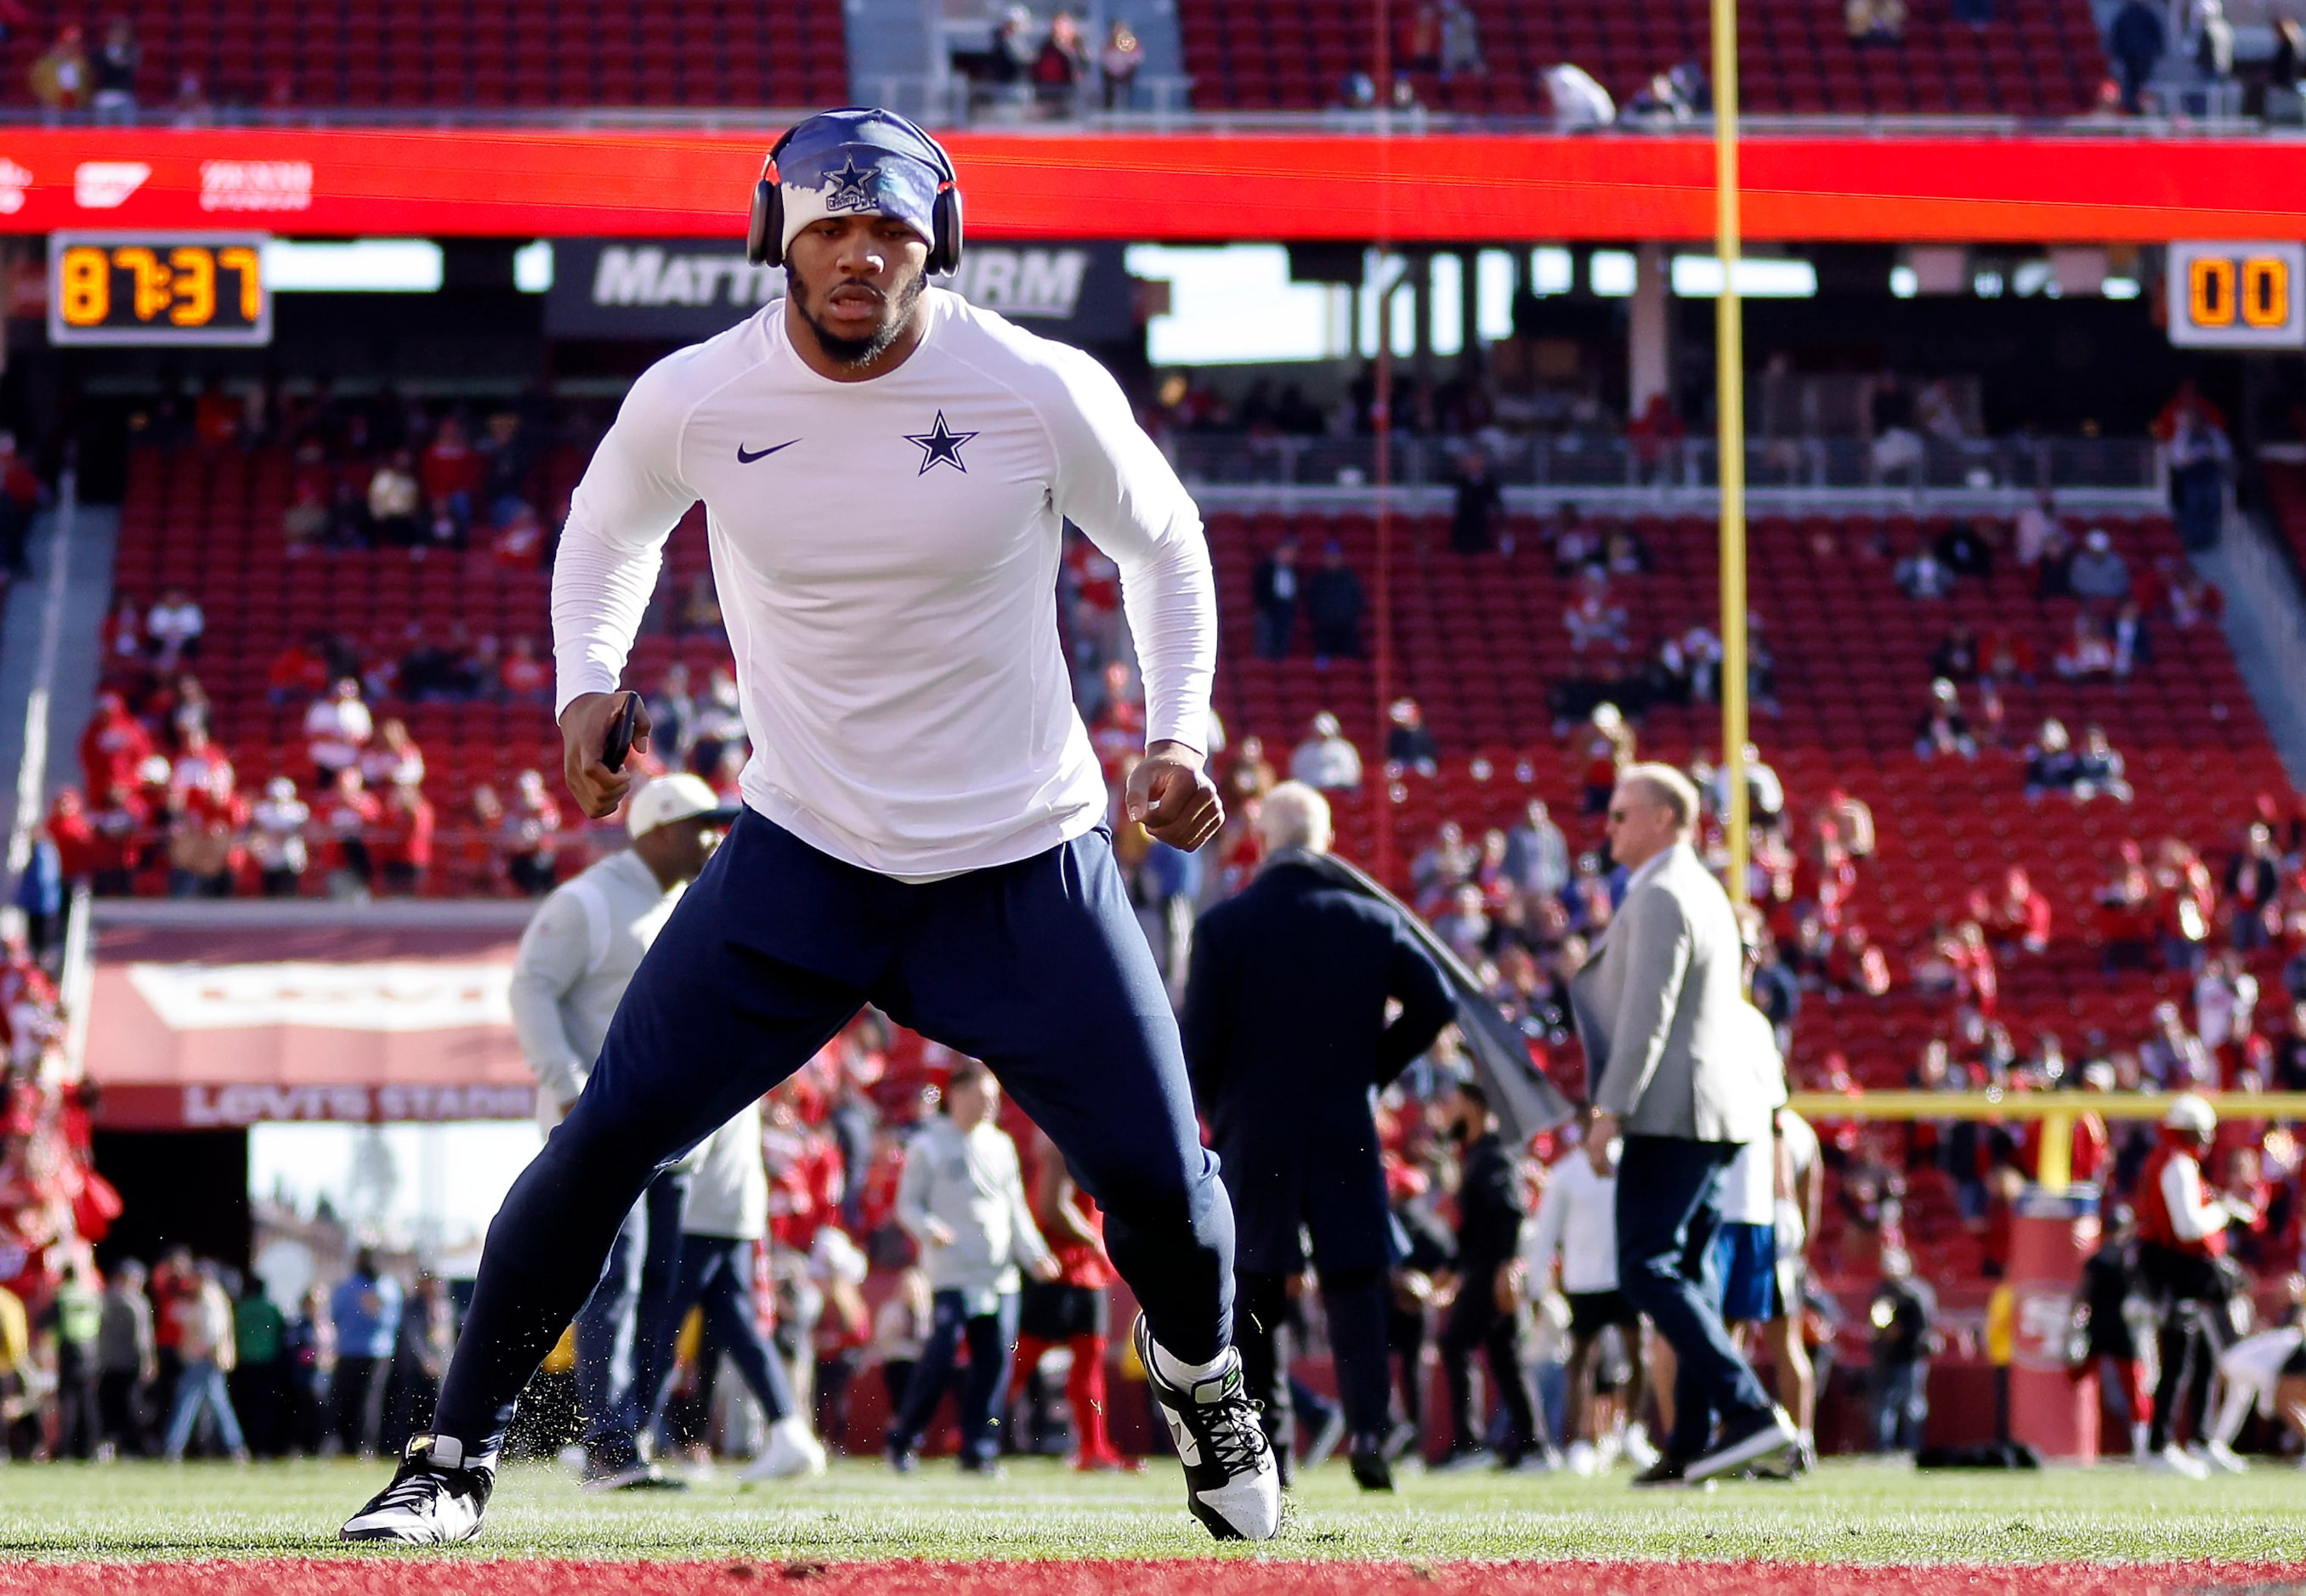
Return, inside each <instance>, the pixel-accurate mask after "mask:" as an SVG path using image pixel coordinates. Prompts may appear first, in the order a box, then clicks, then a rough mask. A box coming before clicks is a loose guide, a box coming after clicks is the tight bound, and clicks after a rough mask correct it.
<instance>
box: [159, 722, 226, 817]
mask: <svg viewBox="0 0 2306 1596" xmlns="http://www.w3.org/2000/svg"><path fill="white" fill-rule="evenodd" d="M233 788H234V775H233V769H232V761H231V760H229V759H226V757H225V755H224V750H223V749H221V748H219V747H217V746H216V745H215V744H214V743H211V742H210V741H209V734H208V733H207V732H206V731H205V730H199V729H195V730H192V731H189V732H187V733H186V734H185V736H184V752H183V753H181V754H179V755H176V763H175V765H174V766H173V767H171V769H170V770H169V772H168V809H169V812H170V813H171V814H184V813H185V812H187V811H189V810H194V809H199V810H202V811H206V810H208V809H210V808H214V807H218V806H219V805H229V804H230V803H231V802H232V796H233Z"/></svg>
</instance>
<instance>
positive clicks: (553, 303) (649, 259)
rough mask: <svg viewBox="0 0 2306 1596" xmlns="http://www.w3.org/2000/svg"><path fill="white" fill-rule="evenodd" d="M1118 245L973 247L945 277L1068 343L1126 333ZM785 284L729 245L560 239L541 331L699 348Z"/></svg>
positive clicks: (1130, 326) (1124, 280)
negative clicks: (702, 341) (701, 340)
mask: <svg viewBox="0 0 2306 1596" xmlns="http://www.w3.org/2000/svg"><path fill="white" fill-rule="evenodd" d="M1122 248H1123V246H1122V245H1120V244H1118V243H1037V244H1006V243H973V244H971V245H969V249H968V251H967V252H966V253H965V254H964V255H963V257H962V259H961V269H960V270H959V271H957V272H955V273H953V274H952V276H951V277H939V278H935V279H934V280H935V282H936V283H937V284H938V285H939V286H942V287H947V288H951V289H952V290H953V291H954V292H955V293H957V294H960V295H961V297H962V298H964V299H966V300H968V301H969V303H971V304H977V305H982V306H983V307H985V308H986V310H988V311H997V312H1000V313H1001V314H1002V315H1004V316H1006V317H1008V318H1009V319H1010V320H1013V321H1015V322H1017V323H1018V324H1019V325H1020V326H1022V327H1025V328H1027V329H1030V330H1031V331H1034V332H1038V333H1040V334H1042V335H1044V336H1045V337H1053V338H1063V340H1065V341H1066V342H1067V343H1071V344H1098V343H1111V342H1114V341H1116V340H1119V339H1122V338H1126V337H1129V336H1130V334H1131V333H1132V331H1133V330H1134V325H1135V323H1134V320H1133V318H1132V315H1131V310H1130V294H1129V277H1128V273H1127V272H1126V271H1124V270H1123V267H1122ZM784 291H785V274H784V272H783V271H782V270H781V269H779V268H777V267H773V266H755V265H753V264H751V263H750V262H749V261H747V260H746V259H745V252H744V249H743V247H742V246H741V245H739V244H735V243H730V244H700V243H697V242H696V240H694V239H685V240H667V241H657V242H649V241H644V240H634V239H582V238H580V239H563V240H560V241H559V242H558V243H555V244H554V245H553V266H552V286H551V289H550V290H548V291H547V293H546V295H545V302H544V330H545V331H546V332H547V333H548V334H550V335H551V336H552V337H564V338H647V339H651V340H656V341H663V342H678V343H687V342H691V341H694V340H696V339H699V338H709V337H712V336H713V334H715V333H717V332H721V331H722V330H723V329H727V328H728V327H730V325H732V324H733V323H735V322H737V321H738V320H741V319H742V318H744V317H746V316H747V315H750V314H751V313H752V312H754V311H756V310H757V309H759V308H760V307H761V306H762V305H764V304H766V303H769V302H770V301H771V300H773V299H779V298H781V297H782V296H783V294H784Z"/></svg>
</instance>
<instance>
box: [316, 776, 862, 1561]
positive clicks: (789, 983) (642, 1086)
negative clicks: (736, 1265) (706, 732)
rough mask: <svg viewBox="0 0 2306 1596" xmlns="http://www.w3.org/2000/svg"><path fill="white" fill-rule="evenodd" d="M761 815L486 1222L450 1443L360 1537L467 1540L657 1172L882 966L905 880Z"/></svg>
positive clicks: (424, 1462) (629, 998)
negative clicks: (892, 891)
mask: <svg viewBox="0 0 2306 1596" xmlns="http://www.w3.org/2000/svg"><path fill="white" fill-rule="evenodd" d="M891 884H893V883H887V882H885V881H884V879H883V878H881V877H876V876H873V875H869V874H868V873H867V872H865V871H861V870H854V869H851V868H850V867H849V866H844V865H841V864H839V863H838V862H837V861H834V860H833V859H830V858H826V857H825V856H824V855H823V854H820V853H817V852H816V850H815V849H810V848H808V847H807V846H806V845H805V844H803V843H801V842H800V841H799V839H797V838H794V837H793V836H792V835H791V834H790V833H789V832H785V831H783V830H782V829H781V828H780V827H778V826H776V825H774V824H772V823H771V822H769V821H766V820H764V819H763V818H761V817H760V816H759V815H754V814H752V813H750V812H747V814H745V815H742V816H740V817H739V820H738V822H737V824H736V825H735V827H734V828H733V829H732V830H731V831H730V834H729V837H728V840H727V841H724V842H723V843H722V845H721V847H720V849H718V850H717V851H716V852H715V853H714V855H713V859H712V862H711V863H710V864H709V865H707V866H705V873H704V875H701V876H700V877H698V879H697V881H696V883H695V884H694V885H693V886H691V887H690V888H689V890H688V893H687V894H686V895H685V896H684V897H683V898H682V899H681V901H680V903H679V906H678V907H677V908H676V909H674V910H673V913H672V915H671V916H670V918H668V919H667V921H666V922H665V926H664V929H663V931H662V933H661V934H660V935H659V936H658V938H657V941H656V943H655V945H654V946H653V947H652V948H651V949H650V951H649V953H648V956H647V957H646V958H645V959H644V960H642V962H641V968H640V969H639V971H638V972H637V973H636V975H635V976H634V977H633V983H632V986H630V987H629V988H628V989H627V991H626V993H625V997H624V1001H623V1002H622V1003H620V1004H619V1006H618V1009H617V1016H616V1019H615V1020H614V1021H613V1022H612V1023H611V1026H610V1028H609V1036H608V1040H607V1041H606V1043H605V1044H603V1046H602V1050H601V1058H600V1062H599V1063H598V1064H597V1065H596V1066H595V1067H594V1071H593V1074H592V1076H591V1078H590V1079H589V1080H587V1081H586V1083H585V1090H584V1093H583V1095H582V1096H580V1097H578V1098H577V1100H576V1105H575V1106H573V1107H572V1108H571V1109H570V1110H569V1112H568V1117H567V1118H566V1119H564V1120H563V1121H561V1122H560V1123H559V1125H558V1126H556V1127H555V1128H554V1129H553V1131H552V1134H551V1137H550V1138H548V1139H546V1141H545V1144H544V1148H543V1150H542V1152H540V1153H539V1154H538V1155H537V1156H536V1157H535V1159H534V1161H533V1162H532V1163H531V1164H530V1165H529V1166H528V1168H527V1169H526V1170H525V1171H523V1172H522V1174H521V1176H520V1179H519V1180H517V1182H514V1184H513V1188H512V1191H510V1193H508V1195H507V1196H506V1198H505V1202H504V1207H503V1208H501V1209H500V1210H499V1212H498V1214H497V1216H496V1219H495V1221H494V1222H493V1223H491V1225H490V1226H489V1236H488V1242H487V1245H486V1247H485V1249H484V1250H483V1253H482V1256H481V1267H480V1272H479V1275H478V1277H477V1278H476V1279H475V1280H474V1285H473V1306H472V1311H471V1313H470V1315H469V1316H468V1317H467V1319H466V1320H465V1331H464V1334H463V1336H460V1337H459V1338H458V1340H457V1351H456V1353H455V1355H454V1357H453V1358H452V1359H451V1360H450V1361H449V1365H448V1375H447V1378H445V1379H444V1380H443V1381H442V1382H441V1389H440V1406H439V1411H438V1416H437V1418H436V1419H435V1421H434V1433H433V1434H431V1435H426V1436H419V1437H417V1438H414V1440H412V1441H411V1442H410V1443H409V1449H408V1451H407V1453H406V1455H404V1459H403V1462H402V1464H401V1469H400V1472H399V1473H398V1474H397V1476H396V1477H395V1479H394V1480H393V1482H392V1483H391V1485H389V1486H388V1487H387V1488H386V1489H384V1490H383V1491H382V1492H380V1493H379V1494H378V1496H377V1497H376V1498H375V1499H374V1500H372V1502H371V1503H370V1504H369V1505H368V1506H367V1507H365V1508H363V1510H362V1511H361V1512H360V1513H359V1514H357V1515H354V1518H353V1519H352V1520H351V1521H350V1522H349V1523H346V1525H345V1528H344V1535H345V1537H346V1539H347V1540H375V1541H404V1542H411V1543H420V1544H424V1543H437V1542H442V1541H462V1540H466V1539H469V1538H470V1537H471V1536H472V1535H473V1534H474V1532H476V1531H477V1530H478V1529H479V1527H480V1518H481V1514H482V1512H483V1509H484V1507H485V1506H486V1505H487V1502H488V1497H489V1491H490V1489H491V1487H492V1485H493V1483H494V1478H495V1464H496V1457H497V1454H498V1451H499V1449H500V1447H502V1445H503V1442H504V1436H505V1431H506V1430H507V1429H508V1427H509V1426H510V1425H511V1423H512V1416H513V1409H514V1405H515V1404H516V1403H517V1401H518V1399H519V1396H520V1393H521V1389H522V1387H525V1385H526V1384H527V1383H528V1380H529V1378H530V1376H532V1375H533V1374H534V1373H535V1371H536V1367H537V1365H538V1364H539V1363H540V1362H542V1361H543V1358H544V1354H545V1353H547V1352H549V1351H550V1350H551V1347H552V1344H553V1343H554V1342H556V1341H558V1340H559V1337H560V1333H561V1331H562V1329H563V1328H564V1327H567V1325H568V1321H569V1319H570V1318H571V1316H573V1315H574V1314H575V1313H576V1310H577V1309H578V1308H579V1307H581V1306H582V1305H583V1303H584V1302H585V1298H586V1297H587V1295H589V1294H590V1293H591V1292H592V1290H593V1288H594V1284H595V1283H596V1282H597V1281H598V1280H599V1278H600V1274H601V1263H602V1259H604V1258H605V1257H606V1256H607V1255H608V1251H609V1249H610V1246H611V1242H613V1241H614V1240H615V1238H616V1235H617V1232H618V1229H619V1226H621V1225H623V1223H624V1221H625V1216H626V1215H627V1214H628V1212H629V1211H630V1210H631V1208H632V1206H633V1203H634V1201H635V1200H636V1199H637V1198H638V1197H639V1196H640V1194H641V1192H642V1191H643V1190H644V1189H645V1187H646V1186H647V1185H648V1183H649V1182H650V1181H651V1180H653V1178H654V1177H655V1175H656V1174H657V1173H658V1172H659V1171H660V1170H662V1169H663V1168H665V1167H666V1166H667V1165H670V1164H672V1163H673V1162H675V1161H676V1160H678V1159H679V1157H681V1156H683V1155H684V1154H686V1153H687V1152H688V1149H689V1148H693V1147H695V1146H696V1144H697V1143H698V1142H700V1141H702V1140H704V1139H705V1138H706V1137H707V1136H710V1135H711V1134H713V1131H716V1130H718V1129H719V1128H720V1127H721V1126H722V1124H724V1123H725V1122H727V1121H728V1120H729V1119H730V1116H731V1115H733V1114H735V1113H736V1112H737V1111H738V1110H739V1108H741V1107H743V1106H744V1105H746V1104H747V1103H749V1102H751V1101H753V1100H754V1099H755V1098H756V1097H760V1096H761V1095H762V1094H763V1093H764V1092H766V1091H767V1090H768V1089H769V1088H771V1087H773V1086H774V1085H775V1084H776V1083H777V1082H778V1081H780V1080H783V1079H784V1078H785V1077H787V1076H788V1075H790V1074H791V1073H792V1072H793V1071H796V1070H798V1069H799V1068H800V1066H801V1065H802V1064H804V1063H807V1061H808V1060H809V1058H810V1057H811V1056H813V1055H814V1054H816V1051H817V1049H818V1048H820V1047H822V1046H824V1044H825V1043H826V1042H827V1041H829V1040H831V1039H832V1037H833V1035H834V1034H835V1033H837V1032H838V1031H839V1030H840V1028H841V1027H842V1026H843V1025H845V1024H847V1023H848V1021H849V1020H850V1017H851V1016H852V1015H854V1014H855V1013H856V1011H857V1010H858V1008H859V1007H860V1006H861V1004H862V1003H863V1001H864V997H863V994H864V991H865V989H866V987H867V986H869V984H870V982H871V978H872V976H873V974H874V972H875V969H877V967H878V965H879V964H880V963H881V962H882V961H883V960H884V957H885V955H884V954H883V953H882V952H880V951H879V950H878V949H877V948H876V947H875V946H874V945H873V943H872V941H871V938H870V935H869V934H868V933H867V931H865V930H864V929H863V927H865V926H869V925H871V924H873V923H874V922H875V919H876V918H877V916H876V912H875V908H874V905H873V904H872V903H871V902H870V901H869V900H870V898H871V896H872V894H873V893H875V892H876V891H882V890H885V889H886V888H887V887H888V886H889V885H891Z"/></svg>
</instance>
